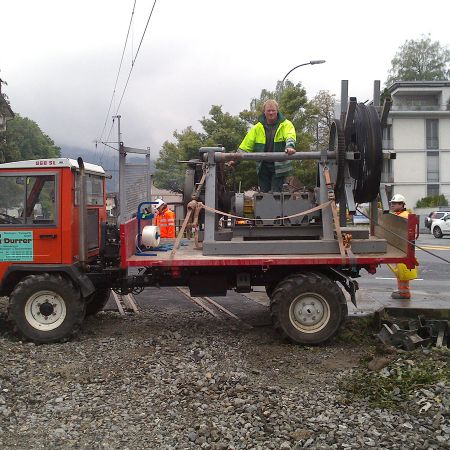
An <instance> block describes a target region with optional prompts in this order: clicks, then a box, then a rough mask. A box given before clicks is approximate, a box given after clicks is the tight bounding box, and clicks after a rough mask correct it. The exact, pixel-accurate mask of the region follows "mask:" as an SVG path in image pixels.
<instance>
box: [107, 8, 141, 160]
mask: <svg viewBox="0 0 450 450" xmlns="http://www.w3.org/2000/svg"><path fill="white" fill-rule="evenodd" d="M136 1H137V0H134V3H133V9H132V11H131V17H130V22H129V24H128V30H127V35H126V37H125V43H124V45H123V50H122V56H121V58H120V64H119V68H118V70H117V76H116V81H115V83H114V89H113V93H112V95H111V100H110V102H109V107H108V112H107V113H106V117H105V123H104V124H103V129H102V131H101V133H100V138H99V139H98V141H99V142H101V141H102V138H103V133H104V132H105V128H106V124H107V122H108V118H109V113H110V111H111V106H112V103H113V101H114V97H115V94H116V88H117V83H118V81H119V76H120V71H121V69H122V63H123V58H124V55H125V50H126V48H127V43H128V38H129V36H130V29H131V25H132V23H133V17H134V11H135V9H136ZM113 124H114V121H113ZM111 131H112V126H111V129H110V131H109V134H108V138H107V139H106V140H107V141H108V140H109V137H110V135H111ZM104 153H105V147H103V152H102V155H101V158H99V160H100V161H101V160H102V159H103V156H104Z"/></svg>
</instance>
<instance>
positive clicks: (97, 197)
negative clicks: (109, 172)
mask: <svg viewBox="0 0 450 450" xmlns="http://www.w3.org/2000/svg"><path fill="white" fill-rule="evenodd" d="M79 183H80V175H79V174H77V175H76V177H75V205H78V193H79ZM86 204H87V205H88V206H93V205H96V206H103V177H99V176H96V175H90V174H86Z"/></svg>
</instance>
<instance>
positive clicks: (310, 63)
mask: <svg viewBox="0 0 450 450" xmlns="http://www.w3.org/2000/svg"><path fill="white" fill-rule="evenodd" d="M324 62H326V61H325V60H324V59H313V60H312V61H309V62H307V63H303V64H299V65H298V66H295V67H293V68H292V69H291V70H290V71H289V72H288V73H287V74H286V75H285V76H284V78H283V81H282V82H281V89H283V87H284V82H285V80H286V78H287V77H288V75H289V74H290V73H291V72H293V71H294V70H295V69H298V68H299V67H302V66H309V65H311V66H313V65H314V64H323V63H324Z"/></svg>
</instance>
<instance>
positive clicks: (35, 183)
mask: <svg viewBox="0 0 450 450" xmlns="http://www.w3.org/2000/svg"><path fill="white" fill-rule="evenodd" d="M55 216H56V212H55V175H37V176H27V175H23V176H22V175H21V176H17V175H2V176H0V226H1V225H11V224H52V223H54V222H55Z"/></svg>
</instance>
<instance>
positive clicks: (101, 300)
mask: <svg viewBox="0 0 450 450" xmlns="http://www.w3.org/2000/svg"><path fill="white" fill-rule="evenodd" d="M110 295H111V289H109V288H103V289H97V290H96V291H95V292H94V293H93V294H92V295H91V297H90V298H89V300H88V303H87V305H86V316H93V315H95V314H97V313H98V312H99V311H101V310H102V309H103V308H104V307H105V305H106V304H107V303H108V300H109V296H110Z"/></svg>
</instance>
